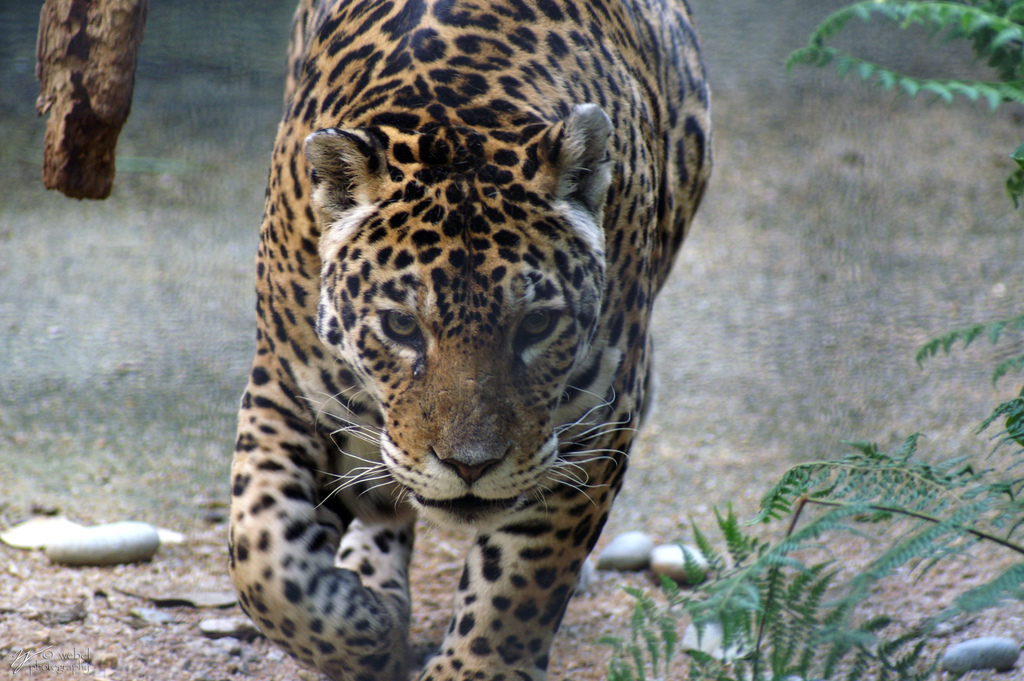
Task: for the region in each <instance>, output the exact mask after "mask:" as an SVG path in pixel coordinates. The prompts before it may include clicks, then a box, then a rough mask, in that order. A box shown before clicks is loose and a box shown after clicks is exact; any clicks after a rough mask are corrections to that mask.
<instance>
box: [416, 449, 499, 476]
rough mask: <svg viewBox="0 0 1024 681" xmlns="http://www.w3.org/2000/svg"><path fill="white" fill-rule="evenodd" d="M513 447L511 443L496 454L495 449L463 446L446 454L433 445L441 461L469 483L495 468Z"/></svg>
mask: <svg viewBox="0 0 1024 681" xmlns="http://www.w3.org/2000/svg"><path fill="white" fill-rule="evenodd" d="M511 448H512V446H511V445H509V446H508V448H507V449H506V450H505V451H504V452H501V453H500V454H495V453H494V452H495V450H494V449H490V448H485V447H479V446H476V447H472V446H470V447H462V448H459V449H458V450H456V451H453V452H451V453H450V454H447V455H445V454H444V453H442V452H439V451H438V450H436V449H434V448H433V447H431V451H432V452H433V454H434V456H436V457H437V458H438V460H439V461H441V462H442V463H444V464H446V465H447V466H449V467H450V468H451V469H452V470H453V471H455V474H456V475H457V476H459V478H461V479H462V481H463V482H465V483H466V484H467V485H472V484H473V483H474V482H476V481H477V480H479V479H480V478H482V477H483V476H484V474H485V473H487V471H489V470H490V469H491V468H493V467H494V466H495V465H496V464H497V463H498V462H499V461H501V460H502V459H503V458H505V455H506V454H508V451H509V450H510V449H511Z"/></svg>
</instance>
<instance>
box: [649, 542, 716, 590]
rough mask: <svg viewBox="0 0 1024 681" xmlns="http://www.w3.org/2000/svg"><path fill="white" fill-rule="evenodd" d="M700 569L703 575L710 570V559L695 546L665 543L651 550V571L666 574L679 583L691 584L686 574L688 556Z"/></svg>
mask: <svg viewBox="0 0 1024 681" xmlns="http://www.w3.org/2000/svg"><path fill="white" fill-rule="evenodd" d="M687 556H689V559H690V562H691V563H692V564H694V565H695V566H696V567H697V568H699V569H700V572H701V576H702V578H703V575H704V574H707V571H708V560H707V558H705V557H704V554H703V553H701V552H700V549H698V548H697V547H695V546H684V545H680V544H663V545H661V546H656V547H654V549H652V550H651V572H653V573H654V574H656V575H665V576H666V577H668V578H669V579H672V580H674V581H676V582H678V583H679V584H689V583H690V580H689V578H688V577H687V574H686V557H687Z"/></svg>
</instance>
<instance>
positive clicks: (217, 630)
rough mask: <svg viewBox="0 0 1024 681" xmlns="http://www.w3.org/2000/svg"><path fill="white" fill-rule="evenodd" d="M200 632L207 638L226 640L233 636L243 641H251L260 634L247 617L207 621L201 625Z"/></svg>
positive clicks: (220, 618)
mask: <svg viewBox="0 0 1024 681" xmlns="http://www.w3.org/2000/svg"><path fill="white" fill-rule="evenodd" d="M199 631H200V632H201V633H202V634H203V636H205V637H206V638H224V637H226V636H231V637H233V638H237V639H240V640H242V641H251V640H252V639H254V638H256V637H257V636H259V634H260V632H259V629H257V628H256V625H254V624H253V623H252V622H251V621H250V620H249V619H248V618H245V617H217V618H212V619H206V620H203V621H202V622H200V623H199Z"/></svg>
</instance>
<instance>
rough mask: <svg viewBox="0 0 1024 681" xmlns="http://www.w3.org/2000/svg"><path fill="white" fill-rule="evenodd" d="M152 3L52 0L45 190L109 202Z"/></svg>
mask: <svg viewBox="0 0 1024 681" xmlns="http://www.w3.org/2000/svg"><path fill="white" fill-rule="evenodd" d="M148 13H149V0H46V1H45V3H44V4H43V9H42V12H41V13H40V17H39V37H38V40H37V43H36V60H37V61H36V77H37V78H38V79H39V80H40V82H41V88H40V94H39V99H37V100H36V110H37V111H38V112H39V115H40V116H42V115H45V114H47V113H49V115H50V118H49V120H48V121H47V124H46V148H45V150H44V152H43V184H44V185H45V186H46V188H47V189H59V190H60V191H62V192H63V193H64V194H66V195H67V196H70V197H72V198H77V199H83V198H87V199H105V198H107V197H108V196H110V190H111V188H112V187H113V184H114V172H115V165H114V150H115V147H116V146H117V137H118V135H119V134H120V132H121V127H122V126H123V125H124V122H125V121H126V120H127V119H128V114H129V112H130V111H131V107H132V91H133V90H134V88H135V63H136V58H137V56H138V51H139V45H140V44H141V43H142V34H143V29H144V27H145V24H146V16H147V14H148Z"/></svg>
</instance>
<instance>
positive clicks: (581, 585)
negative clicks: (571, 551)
mask: <svg viewBox="0 0 1024 681" xmlns="http://www.w3.org/2000/svg"><path fill="white" fill-rule="evenodd" d="M596 576H597V568H596V567H595V566H594V561H592V560H590V559H589V558H587V559H586V560H585V561H583V567H581V568H580V576H579V577H577V578H576V589H575V590H574V591H573V594H574V595H577V596H578V595H580V594H584V593H586V592H587V590H588V589H589V588H590V585H591V584H593V583H594V577H596Z"/></svg>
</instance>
